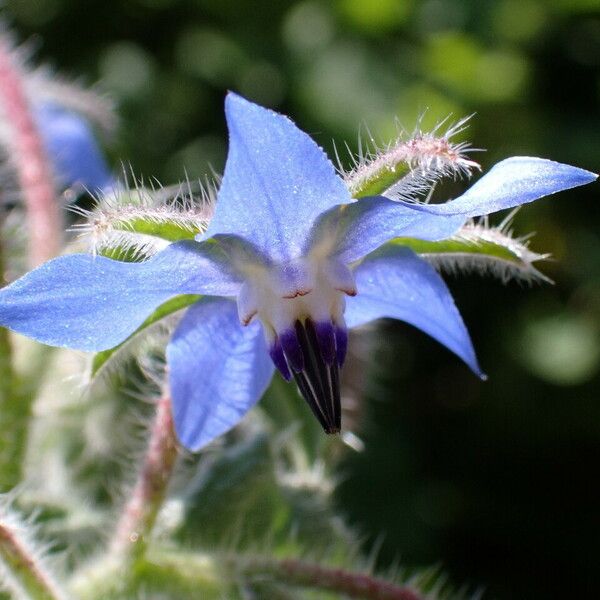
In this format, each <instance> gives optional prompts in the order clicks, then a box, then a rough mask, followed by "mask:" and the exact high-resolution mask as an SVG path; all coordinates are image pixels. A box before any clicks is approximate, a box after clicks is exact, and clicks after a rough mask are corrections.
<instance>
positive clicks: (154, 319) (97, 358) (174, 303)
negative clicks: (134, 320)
mask: <svg viewBox="0 0 600 600" xmlns="http://www.w3.org/2000/svg"><path fill="white" fill-rule="evenodd" d="M199 299H200V296H199V295H197V294H184V295H181V296H176V297H175V298H171V300H167V302H165V303H164V304H161V305H160V306H159V307H158V308H157V309H156V310H155V311H154V312H153V313H152V314H151V315H150V316H149V317H148V318H147V319H146V320H145V321H144V322H143V323H142V324H141V325H140V326H139V327H138V328H137V329H136V330H135V331H134V332H133V333H132V334H131V335H130V336H129V337H128V338H127V339H126V340H125V341H124V342H122V343H121V344H119V345H118V346H115V347H114V348H110V349H108V350H103V351H102V352H98V353H97V354H95V355H94V358H93V359H92V366H91V372H90V376H91V377H92V378H93V377H95V376H96V375H98V373H99V372H100V370H101V369H102V368H103V367H105V366H106V364H107V362H108V361H109V360H110V359H111V357H113V356H114V354H115V353H116V352H117V351H118V350H120V349H121V348H122V347H123V346H125V345H126V344H127V343H128V342H130V341H131V340H132V339H133V338H134V337H137V336H138V335H139V334H140V333H142V332H143V331H144V330H146V329H148V327H150V326H151V325H154V324H156V323H158V321H160V320H162V319H164V318H166V317H168V316H170V315H172V314H173V313H175V312H177V311H178V310H181V309H183V308H187V307H188V306H190V305H192V304H194V303H195V302H197V301H198V300H199Z"/></svg>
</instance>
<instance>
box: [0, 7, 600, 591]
mask: <svg viewBox="0 0 600 600" xmlns="http://www.w3.org/2000/svg"><path fill="white" fill-rule="evenodd" d="M3 5H4V6H3V8H2V15H3V19H4V21H5V23H7V24H8V25H9V26H10V27H11V28H12V29H13V30H14V32H15V33H16V34H17V36H18V39H19V40H20V41H27V42H28V43H29V44H30V45H31V46H32V47H33V48H34V49H35V50H36V55H37V57H38V58H39V59H40V60H41V61H43V62H47V63H50V64H51V65H53V66H54V67H56V69H57V70H58V71H60V72H61V73H64V74H67V75H69V76H73V77H77V78H82V80H83V81H84V82H87V83H93V82H96V81H97V80H100V81H101V83H102V87H103V89H105V90H106V91H108V92H109V93H110V94H111V95H112V96H113V97H114V98H115V99H116V100H117V102H118V106H119V113H120V115H121V127H120V129H119V131H118V134H117V137H116V138H115V139H114V140H111V141H109V143H107V148H108V149H109V151H110V155H111V157H112V160H113V163H114V165H115V167H116V168H120V167H119V165H120V161H121V160H123V161H127V162H130V163H131V164H132V166H133V169H134V171H135V172H136V173H137V174H140V175H144V176H145V177H151V176H155V177H157V178H158V180H159V181H161V182H162V183H165V184H168V183H173V182H175V181H178V180H181V179H183V178H184V176H185V173H186V172H187V174H188V175H189V176H190V177H191V178H196V177H200V176H203V175H204V174H205V173H207V172H208V171H209V167H208V166H207V165H211V166H212V167H213V168H214V169H215V170H216V171H217V172H218V171H220V170H221V169H222V166H223V163H224V158H225V154H226V149H227V143H226V132H225V123H224V118H223V113H222V103H223V97H224V93H225V91H226V90H227V89H233V90H236V91H238V92H240V93H241V94H243V95H245V96H246V97H248V98H250V99H253V100H255V101H257V102H259V103H261V104H264V105H268V106H271V107H274V108H276V109H277V110H280V111H282V112H284V113H286V114H289V115H290V116H292V117H293V118H294V120H295V121H296V122H297V123H298V124H299V125H300V126H301V127H302V128H303V129H304V130H306V131H309V132H310V133H311V134H312V135H313V136H314V137H315V139H317V140H318V141H319V143H321V144H322V145H323V146H325V147H326V148H327V149H329V150H332V148H333V145H332V140H333V139H335V140H336V142H337V146H338V148H340V147H343V143H344V142H347V143H348V144H349V146H350V147H351V148H356V146H357V139H358V132H359V129H360V128H362V130H363V131H365V126H368V128H369V129H370V131H371V132H373V134H374V135H375V136H376V137H377V139H380V140H381V141H382V142H385V141H388V140H390V139H392V138H393V137H394V136H395V135H396V132H397V123H396V118H397V119H398V122H399V123H400V124H401V125H403V126H404V127H405V128H407V129H408V130H412V128H413V127H414V124H415V122H416V119H417V118H418V116H419V115H422V114H423V113H424V117H423V126H424V127H431V126H432V125H434V124H435V123H437V122H438V121H439V120H441V119H442V118H443V117H445V116H447V115H448V114H449V113H452V114H453V115H454V118H455V119H456V118H459V117H462V116H464V115H467V114H471V113H476V116H475V118H474V119H473V120H472V121H471V125H470V128H469V131H468V133H467V137H468V139H469V140H470V141H472V142H473V144H474V146H475V147H478V148H486V149H487V152H486V153H484V154H477V155H476V156H475V158H476V159H477V160H479V161H480V162H481V163H482V164H483V166H484V168H488V167H489V166H491V165H492V164H493V163H494V162H496V161H497V160H499V159H501V158H504V157H506V156H510V155H515V154H524V155H536V156H543V157H548V158H553V159H556V160H559V161H562V162H567V163H572V164H576V165H578V166H581V167H584V168H588V169H590V170H595V171H598V170H600V160H599V157H600V2H598V1H596V0H547V1H543V0H495V1H494V0H461V1H458V0H422V1H419V0H406V1H402V0H379V1H375V0H374V1H367V0H339V1H336V2H319V1H317V0H308V1H303V2H284V1H282V0H269V1H267V0H255V1H252V2H250V1H248V2H239V1H235V0H220V1H214V2H213V1H207V0H129V1H117V0H112V1H109V2H107V1H106V0H86V1H85V2H82V1H81V0H12V1H11V0H6V1H5V2H4V3H3ZM424 111H426V112H424ZM107 142H108V141H107ZM463 187H464V182H456V183H455V184H452V185H451V186H448V188H447V189H446V192H447V193H449V194H450V193H456V192H458V190H460V189H462V188H463ZM598 190H599V188H598V186H597V185H596V186H588V187H586V188H583V189H581V190H575V191H574V192H571V193H563V194H561V195H559V196H558V197H553V198H550V199H546V200H544V201H542V202H540V203H538V204H536V205H534V206H528V207H526V208H525V209H524V210H522V211H521V213H519V215H518V216H517V219H516V225H515V229H516V231H517V232H519V233H528V232H531V231H535V232H536V236H535V238H534V239H533V242H532V247H533V248H534V249H536V250H538V251H541V252H551V253H552V255H553V260H552V261H550V262H548V263H546V264H545V265H544V267H543V270H544V272H545V273H546V274H547V275H548V276H550V277H551V278H553V279H554V280H555V281H556V285H554V286H548V285H544V286H534V287H533V288H532V289H528V288H527V286H525V287H523V286H520V285H518V284H515V283H512V284H509V285H507V286H503V285H502V284H501V283H499V282H498V281H495V280H492V279H489V278H488V279H481V278H479V277H476V276H470V277H466V276H465V277H452V278H448V281H449V284H450V287H451V288H452V290H453V292H454V294H455V297H456V301H457V304H458V306H459V307H460V309H461V311H462V314H463V316H464V318H465V321H466V322H467V325H468V326H469V329H470V331H471V333H472V337H473V339H474V342H475V345H476V347H477V349H478V351H479V356H480V361H481V363H482V365H483V368H484V369H485V370H486V371H487V373H488V375H489V381H488V382H487V383H481V382H479V381H478V380H476V379H475V378H474V377H473V376H472V375H471V373H470V372H468V370H467V369H466V367H464V366H463V365H462V364H461V363H459V361H458V360H457V359H456V358H455V357H453V356H451V355H450V354H449V353H448V352H447V351H445V350H444V349H442V348H441V347H440V346H439V345H437V344H436V343H434V342H433V341H431V340H429V339H427V338H426V337H425V336H424V335H423V334H421V333H419V332H416V331H413V330H411V329H410V328H409V327H408V326H404V325H402V324H399V323H396V322H394V323H391V322H389V323H385V324H382V326H381V327H380V328H379V330H378V333H377V335H376V336H371V339H370V340H369V339H367V340H366V341H364V339H363V343H362V344H361V343H357V344H355V347H356V348H358V349H359V350H358V354H359V356H358V360H361V359H363V360H365V359H366V360H365V364H366V365H367V367H366V368H367V375H368V377H366V380H365V381H363V382H359V383H360V386H361V395H362V398H361V405H360V410H359V413H360V420H359V422H358V426H357V433H358V434H359V435H360V436H361V437H362V439H363V441H364V442H365V449H364V450H363V451H362V452H358V453H350V454H349V455H348V456H347V457H346V459H345V460H344V461H343V463H342V465H341V466H340V478H341V484H340V487H339V491H338V494H337V502H338V506H339V508H340V511H341V512H342V514H343V515H345V517H346V518H347V520H348V521H349V522H350V523H351V524H352V525H353V526H354V527H356V528H357V529H358V531H360V532H361V533H362V534H363V537H364V540H365V548H366V549H367V550H368V549H369V548H370V547H373V548H378V550H377V556H378V561H379V565H380V566H381V567H386V566H388V565H390V564H393V563H394V562H395V561H397V560H398V559H400V560H401V561H402V563H403V564H405V565H423V564H433V563H438V564H440V565H441V566H442V567H443V568H444V569H445V570H446V571H447V572H448V573H449V574H450V576H451V578H452V580H453V581H454V582H456V583H465V584H469V585H470V586H472V587H473V588H475V587H479V586H481V588H482V589H484V590H486V592H487V593H486V597H488V598H499V599H509V598H576V597H592V596H593V595H594V591H595V590H596V593H597V590H598V589H600V587H599V585H598V584H599V583H600V573H599V569H598V563H599V561H598V558H599V555H598V548H597V546H598V539H600V511H599V506H600V502H599V500H600V496H599V495H598V492H597V489H596V485H595V484H594V481H596V480H597V479H598V466H599V465H598V456H600V402H599V398H598V397H599V396H600V394H599V391H600V374H599V366H600V318H599V317H600V237H599V235H598V230H599V227H600V203H599V202H598V198H599V191H598ZM361 348H362V351H361Z"/></svg>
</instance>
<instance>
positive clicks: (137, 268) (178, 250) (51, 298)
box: [0, 241, 240, 351]
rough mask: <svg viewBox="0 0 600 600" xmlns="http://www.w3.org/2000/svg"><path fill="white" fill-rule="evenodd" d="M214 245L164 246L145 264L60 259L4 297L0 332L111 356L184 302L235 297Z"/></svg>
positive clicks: (0, 297)
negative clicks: (173, 304) (167, 306)
mask: <svg viewBox="0 0 600 600" xmlns="http://www.w3.org/2000/svg"><path fill="white" fill-rule="evenodd" d="M239 287H240V284H239V282H238V280H237V276H236V275H235V274H233V273H232V272H231V271H229V269H228V264H227V262H226V260H225V259H224V258H223V257H222V254H221V250H220V248H219V247H218V246H217V245H216V244H212V243H209V244H200V243H198V242H193V241H184V242H178V243H176V244H171V245H170V246H167V248H165V249H164V250H163V251H162V252H159V253H158V254H156V255H155V256H153V257H152V258H150V259H149V260H147V261H145V262H142V263H126V262H119V261H115V260H110V259H108V258H104V257H101V256H99V257H93V256H90V255H87V254H73V255H70V256H63V257H60V258H56V259H54V260H52V261H50V262H48V263H46V264H45V265H42V266H41V267H39V268H38V269H36V270H34V271H32V272H31V273H28V274H27V275H25V276H24V277H22V278H21V279H19V280H17V281H15V282H14V283H13V284H11V285H9V286H7V287H5V288H3V289H2V290H0V326H4V327H8V328H9V329H12V330H14V331H16V332H18V333H22V334H23V335H26V336H28V337H31V338H34V339H36V340H38V341H40V342H42V343H44V344H49V345H51V346H65V347H68V348H76V349H79V350H92V351H98V350H104V349H106V348H112V347H113V346H115V345H117V344H118V343H120V342H122V341H123V340H124V339H125V338H126V337H127V336H129V335H130V334H131V333H133V332H134V331H135V330H136V329H137V328H138V327H139V326H140V325H141V324H142V323H143V322H144V320H145V319H146V318H147V317H148V316H149V315H150V314H152V312H153V311H154V310H155V309H156V308H157V307H158V306H160V305H161V304H162V303H163V302H165V301H166V300H168V299H169V298H172V297H173V296H177V295H179V294H218V295H233V294H236V293H237V291H238V289H239Z"/></svg>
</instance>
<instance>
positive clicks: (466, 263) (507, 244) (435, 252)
mask: <svg viewBox="0 0 600 600" xmlns="http://www.w3.org/2000/svg"><path fill="white" fill-rule="evenodd" d="M494 238H495V239H494ZM391 243H393V244H399V245H402V246H406V247H408V248H410V249H411V250H413V251H414V252H415V253H416V254H418V255H419V256H421V257H422V258H424V259H425V260H427V261H428V262H431V263H432V264H433V265H434V266H436V267H438V268H439V269H440V270H442V271H450V272H455V271H456V272H463V271H473V270H479V271H482V272H489V273H491V274H492V275H496V276H498V277H500V279H502V280H504V281H506V280H509V279H513V278H516V279H524V280H543V281H547V282H549V283H551V280H550V279H548V277H546V276H545V275H544V274H543V273H541V272H540V271H538V270H537V269H536V268H535V267H534V265H533V263H535V262H536V261H539V260H543V259H545V258H547V255H544V254H537V253H536V252H533V251H532V250H529V248H528V247H527V246H526V245H525V244H523V243H522V242H521V241H519V240H516V239H513V238H511V237H509V236H507V235H505V234H503V233H502V232H501V231H499V230H496V229H486V228H479V227H478V226H475V227H474V228H469V227H467V228H465V229H463V230H461V231H459V232H458V233H457V235H456V236H455V237H452V238H449V239H447V240H440V241H436V242H430V241H425V240H418V239H414V238H396V239H395V240H393V242H391Z"/></svg>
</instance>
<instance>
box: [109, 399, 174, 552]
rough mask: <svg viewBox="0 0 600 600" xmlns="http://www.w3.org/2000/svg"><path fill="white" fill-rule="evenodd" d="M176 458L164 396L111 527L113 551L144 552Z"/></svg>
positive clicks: (168, 408)
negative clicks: (133, 479) (135, 474)
mask: <svg viewBox="0 0 600 600" xmlns="http://www.w3.org/2000/svg"><path fill="white" fill-rule="evenodd" d="M176 458H177V442H176V439H175V431H174V429H173V416H172V413H171V398H170V397H168V396H164V397H162V398H161V399H160V400H159V401H158V403H157V406H156V415H155V418H154V422H153V423H152V427H151V430H150V441H149V443H148V449H147V451H146V455H145V457H144V462H143V464H142V468H141V470H140V472H139V474H138V478H137V481H136V483H135V486H134V488H133V490H132V492H131V494H130V499H129V501H128V502H127V503H126V505H125V507H124V510H123V513H122V515H121V517H120V519H119V522H118V524H117V527H116V530H115V535H114V538H113V541H112V544H111V552H112V553H113V554H115V555H120V556H124V557H129V558H135V557H138V556H141V555H142V554H144V552H145V549H146V545H147V540H148V537H149V536H150V534H151V532H152V529H153V527H154V523H155V522H156V517H157V515H158V512H159V510H160V508H161V506H162V504H163V501H164V499H165V495H166V492H167V487H168V485H169V480H170V478H171V474H172V472H173V467H174V466H175V460H176Z"/></svg>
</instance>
